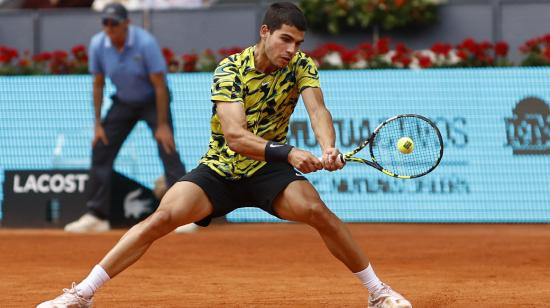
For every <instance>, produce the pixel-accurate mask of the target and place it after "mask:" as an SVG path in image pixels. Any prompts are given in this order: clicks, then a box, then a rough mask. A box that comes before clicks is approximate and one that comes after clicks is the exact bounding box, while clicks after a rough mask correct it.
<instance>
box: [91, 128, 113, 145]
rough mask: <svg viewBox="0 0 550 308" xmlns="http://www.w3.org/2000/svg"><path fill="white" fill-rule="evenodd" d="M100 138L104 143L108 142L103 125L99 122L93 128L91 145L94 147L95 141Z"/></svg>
mask: <svg viewBox="0 0 550 308" xmlns="http://www.w3.org/2000/svg"><path fill="white" fill-rule="evenodd" d="M100 140H101V142H102V143H103V144H104V145H108V144H109V139H107V134H105V130H104V129H103V126H102V125H101V124H96V125H95V129H94V139H93V140H92V147H95V145H96V144H97V142H98V141H100Z"/></svg>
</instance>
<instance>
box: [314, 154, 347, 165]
mask: <svg viewBox="0 0 550 308" xmlns="http://www.w3.org/2000/svg"><path fill="white" fill-rule="evenodd" d="M317 158H319V160H320V161H322V160H323V156H319V157H317ZM338 158H340V161H341V162H342V163H343V164H345V163H346V160H345V159H344V155H342V153H340V154H338Z"/></svg>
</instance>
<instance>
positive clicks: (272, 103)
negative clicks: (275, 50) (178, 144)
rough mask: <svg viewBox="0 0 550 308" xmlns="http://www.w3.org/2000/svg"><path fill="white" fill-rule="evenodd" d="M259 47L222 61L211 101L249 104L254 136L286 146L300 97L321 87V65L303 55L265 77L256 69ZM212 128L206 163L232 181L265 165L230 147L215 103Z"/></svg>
mask: <svg viewBox="0 0 550 308" xmlns="http://www.w3.org/2000/svg"><path fill="white" fill-rule="evenodd" d="M254 49H255V46H252V47H249V48H247V49H245V50H243V51H242V52H241V53H238V54H234V55H231V56H229V57H228V58H225V59H224V60H222V61H221V62H220V64H219V65H218V67H217V68H216V71H215V72H214V80H213V82H212V88H211V92H212V97H211V100H212V102H229V103H240V104H243V105H244V109H245V113H246V124H247V128H248V130H249V131H250V132H252V133H253V134H255V135H256V136H259V137H262V138H264V139H265V140H271V141H276V142H281V143H286V141H287V132H288V124H289V121H290V116H291V115H292V112H293V111H294V108H295V107H296V103H297V102H298V98H299V96H300V93H301V92H302V91H303V90H304V89H306V88H312V87H313V88H318V87H319V76H318V72H317V67H316V66H315V63H313V60H312V59H311V58H310V57H308V56H307V55H306V54H304V53H303V52H298V53H296V55H295V56H294V57H293V58H292V60H291V61H290V62H289V63H288V65H287V66H286V67H285V68H282V69H279V70H276V71H274V72H272V73H270V74H265V73H261V72H258V71H256V69H255V66H254ZM210 125H211V129H212V135H211V136H210V144H209V147H208V151H207V152H206V154H205V155H204V156H203V157H202V158H201V160H200V163H202V164H204V165H207V166H208V167H210V168H211V169H212V170H214V171H215V172H217V173H218V174H220V175H221V176H223V177H225V178H227V179H232V180H238V179H241V178H246V177H250V176H252V175H253V174H254V173H255V172H256V171H258V170H259V169H260V168H261V167H263V166H264V165H265V162H264V161H257V160H253V159H250V158H247V157H245V156H243V155H240V154H237V153H235V152H233V151H232V150H231V149H229V147H228V146H227V143H226V142H225V138H224V135H223V131H222V127H221V124H220V120H219V118H218V115H217V114H216V106H215V105H214V107H213V112H212V119H211V121H210Z"/></svg>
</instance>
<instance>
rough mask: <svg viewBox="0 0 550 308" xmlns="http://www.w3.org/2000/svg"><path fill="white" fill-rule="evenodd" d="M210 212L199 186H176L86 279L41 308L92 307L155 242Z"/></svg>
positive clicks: (209, 205)
mask: <svg viewBox="0 0 550 308" xmlns="http://www.w3.org/2000/svg"><path fill="white" fill-rule="evenodd" d="M210 213H212V204H211V203H210V200H209V199H208V197H207V195H206V193H205V192H204V191H203V190H202V189H201V188H200V187H199V186H198V185H196V184H194V183H191V182H187V181H185V182H178V183H176V184H174V185H173V186H172V187H171V188H170V189H169V190H168V191H167V192H166V194H165V195H164V197H163V198H162V200H161V203H160V205H159V207H158V209H157V210H156V211H155V212H154V213H153V214H151V215H150V216H149V217H148V218H147V219H145V220H144V221H142V222H140V223H138V224H137V225H135V226H134V227H132V228H131V229H130V230H128V232H126V234H124V236H122V238H121V239H120V240H119V242H118V243H117V244H116V245H115V246H114V247H113V248H112V249H111V250H110V251H109V252H108V253H107V255H106V256H105V257H104V258H103V259H102V260H101V262H100V263H99V264H98V265H96V266H95V267H94V268H93V270H92V272H91V273H90V275H88V277H86V279H84V280H83V281H82V282H80V283H79V284H78V285H76V286H75V285H74V284H73V287H72V288H71V289H65V290H64V294H62V295H61V296H59V297H57V298H55V299H54V300H51V301H47V302H44V303H42V304H40V305H39V307H40V308H43V307H44V308H45V307H90V306H91V304H92V303H91V298H92V296H93V294H94V293H95V292H96V290H97V289H98V288H99V287H100V286H101V285H102V284H103V283H105V282H106V281H108V280H109V279H111V278H113V277H115V276H116V275H117V274H119V273H120V272H122V271H123V270H124V269H126V268H127V267H129V266H130V265H132V264H133V263H134V262H136V261H137V260H138V259H139V258H140V257H141V256H142V255H143V254H144V253H145V252H146V251H147V249H148V248H149V247H150V246H151V244H152V243H153V242H154V241H155V240H157V239H159V238H160V237H162V236H164V235H166V234H167V233H169V232H171V231H172V230H174V229H175V228H176V227H177V226H180V225H182V224H187V223H191V222H194V221H198V220H201V219H203V218H204V217H207V216H208V215H210Z"/></svg>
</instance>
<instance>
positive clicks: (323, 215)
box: [308, 203, 339, 231]
mask: <svg viewBox="0 0 550 308" xmlns="http://www.w3.org/2000/svg"><path fill="white" fill-rule="evenodd" d="M338 223H339V221H338V219H337V218H336V216H334V214H333V213H332V212H331V211H330V210H329V209H328V208H327V207H326V206H325V205H324V204H323V203H316V204H313V205H312V206H311V207H310V208H309V209H308V224H309V225H311V226H312V227H314V228H316V229H317V230H326V231H331V230H333V229H336V228H337V227H338Z"/></svg>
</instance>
